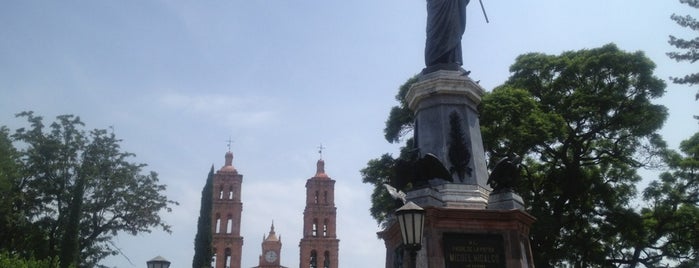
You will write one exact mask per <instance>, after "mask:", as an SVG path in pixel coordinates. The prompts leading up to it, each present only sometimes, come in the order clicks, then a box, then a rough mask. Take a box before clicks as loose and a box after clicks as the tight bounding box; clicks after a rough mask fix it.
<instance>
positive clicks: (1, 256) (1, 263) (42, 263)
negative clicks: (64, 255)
mask: <svg viewBox="0 0 699 268" xmlns="http://www.w3.org/2000/svg"><path fill="white" fill-rule="evenodd" d="M0 267H8V268H9V267H11V268H58V267H59V261H58V258H50V259H46V260H35V259H34V258H29V259H25V258H22V257H19V256H15V255H11V254H8V253H6V252H0ZM71 267H73V266H71Z"/></svg>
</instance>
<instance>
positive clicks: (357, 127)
mask: <svg viewBox="0 0 699 268" xmlns="http://www.w3.org/2000/svg"><path fill="white" fill-rule="evenodd" d="M484 4H485V7H486V10H487V12H488V16H489V18H490V23H489V24H486V23H485V20H484V18H483V15H482V13H481V10H480V7H479V5H478V2H477V1H472V3H471V4H470V5H469V7H468V16H469V17H468V25H467V30H466V34H465V36H464V40H463V48H464V61H465V64H464V68H465V69H467V70H471V71H472V73H471V75H470V76H471V78H473V79H474V80H480V81H481V82H480V84H481V85H482V86H483V87H484V88H486V89H487V90H491V89H492V88H494V87H495V86H497V85H500V84H501V83H502V82H504V81H505V79H506V78H507V77H508V76H509V72H508V68H509V66H510V65H511V64H512V63H513V62H514V59H515V57H516V56H518V55H520V54H523V53H527V52H543V53H549V54H559V53H560V52H563V51H568V50H578V49H583V48H594V47H599V46H602V45H604V44H607V43H616V44H617V45H618V46H619V47H620V48H621V49H623V50H626V51H637V50H642V51H644V52H645V53H646V55H647V56H648V57H649V58H650V59H651V60H653V61H654V62H655V63H656V65H657V69H656V71H655V74H656V76H658V77H659V78H662V79H667V77H669V76H683V75H684V74H687V73H690V72H696V69H697V65H696V64H695V65H690V64H687V63H677V62H675V61H674V60H671V59H669V58H667V57H666V56H665V52H668V51H671V50H673V47H671V46H670V45H668V44H667V40H668V35H669V34H673V35H677V36H680V37H685V38H693V37H696V34H694V35H692V33H691V32H689V31H687V30H685V29H683V28H681V27H679V26H678V25H676V24H675V23H674V22H673V21H672V20H670V18H669V17H670V15H671V14H672V13H678V14H683V15H684V14H692V15H693V16H695V17H699V14H697V10H696V9H691V8H689V7H688V6H686V5H682V4H680V3H679V1H651V0H642V1H635V2H633V3H631V2H629V1H619V0H604V1H603V0H593V1H556V0H539V1H488V0H484ZM425 17H426V14H425V2H424V1H406V0H383V1H376V0H372V1H369V0H354V1H334V0H330V1H328V0H326V1H319V0H308V1H283V0H276V1H275V0H253V1H250V0H248V1H239V0H226V1H224V0H221V1H177V0H162V1H156V0H153V1H145V0H143V1H107V0H105V1H31V0H28V1H3V2H1V3H0V125H7V126H9V127H10V128H12V129H15V128H17V127H20V126H23V122H22V121H20V120H17V119H15V118H14V114H15V113H17V112H20V111H24V110H33V111H35V112H36V113H38V114H39V115H43V116H44V117H45V118H47V119H53V118H54V117H55V116H56V115H59V114H75V115H79V116H80V117H81V118H82V119H83V121H84V122H85V123H86V124H87V127H88V128H107V127H110V126H113V127H114V129H115V132H116V134H117V136H118V137H120V138H122V139H123V143H122V148H124V149H125V150H127V151H129V152H133V153H135V154H136V155H137V157H136V158H135V159H134V161H137V162H143V163H147V164H148V165H149V166H148V167H147V168H146V170H148V171H149V170H153V171H156V172H158V173H159V174H160V179H161V182H163V183H166V184H167V185H168V191H167V195H168V196H169V197H170V198H171V199H174V200H176V201H178V202H180V203H181V205H180V206H178V207H176V208H174V211H173V212H172V213H170V214H165V220H166V221H167V222H168V223H169V224H171V225H173V233H172V234H171V235H169V234H166V233H163V232H160V231H155V232H153V233H152V234H142V235H139V236H136V237H133V236H129V235H120V236H119V237H118V239H117V240H115V242H116V244H117V245H118V246H120V247H121V248H122V250H123V252H124V254H125V255H126V256H128V258H129V259H130V262H129V261H128V260H127V259H126V258H124V257H123V256H114V257H110V258H108V259H106V260H105V261H104V262H103V264H106V265H109V266H115V267H144V266H145V262H146V261H147V260H149V259H151V258H152V257H155V256H156V255H162V256H163V257H165V258H167V259H169V260H171V261H172V262H173V267H188V266H190V265H191V257H192V255H193V246H192V245H193V240H194V234H195V232H196V219H197V216H198V209H199V198H200V196H199V195H200V191H201V188H202V187H203V184H204V181H205V179H206V175H207V172H208V170H209V167H210V166H211V165H212V164H213V165H214V166H215V168H217V169H218V168H220V167H221V166H222V165H223V163H224V154H225V152H226V151H227V146H226V140H227V139H228V138H229V137H231V138H232V139H233V140H234V143H233V145H232V150H233V153H234V154H235V159H234V160H233V164H234V166H235V167H236V168H237V169H238V171H239V172H240V173H242V174H243V175H244V182H243V207H244V210H243V222H242V232H243V236H244V238H245V246H244V248H243V267H252V266H255V265H257V261H258V255H259V254H261V252H260V251H261V250H260V243H261V242H262V235H263V234H265V233H266V232H268V231H269V226H270V224H271V222H272V220H274V223H275V227H276V232H277V234H280V235H281V237H282V243H283V247H282V254H281V260H282V264H283V265H285V266H289V267H297V266H298V264H299V259H298V258H299V257H298V242H299V239H300V237H301V228H302V227H301V225H302V219H303V218H302V212H303V206H304V194H305V188H304V185H305V181H306V180H307V179H308V178H309V177H311V176H313V175H314V174H315V163H316V160H317V159H318V157H319V156H318V154H317V148H316V147H317V146H318V145H319V144H321V143H322V144H323V146H325V147H327V149H325V151H324V153H323V158H324V159H325V161H326V171H327V173H328V174H329V175H330V176H331V177H332V178H333V179H335V180H336V181H337V183H336V190H335V191H336V205H337V208H338V236H339V238H340V265H341V266H342V267H382V266H383V265H384V252H385V248H384V246H383V242H382V241H380V240H378V239H377V238H376V234H375V233H376V232H377V231H378V230H379V228H378V226H377V225H376V223H375V222H374V220H373V219H372V218H371V217H370V215H369V212H368V209H369V206H370V204H369V199H370V198H369V195H370V192H371V187H370V186H369V185H364V184H362V183H361V177H360V174H359V170H360V169H361V168H363V167H364V166H365V164H366V162H367V161H368V160H369V159H371V158H375V157H378V156H380V155H381V154H382V153H385V152H391V153H395V152H397V150H398V148H397V146H396V145H390V144H387V143H386V142H385V140H384V139H383V133H382V130H383V124H384V121H385V120H386V117H387V115H388V111H389V110H390V108H391V107H392V106H393V105H396V101H395V99H394V96H395V94H396V92H397V88H398V86H399V85H401V84H402V83H403V82H404V81H405V80H406V79H407V78H409V77H411V76H412V75H414V74H415V73H417V72H419V71H420V70H421V69H422V68H423V67H424V66H423V65H424V64H423V55H422V51H423V48H424V27H425ZM696 92H697V88H696V87H695V88H690V87H688V86H680V85H674V84H672V83H669V82H668V87H667V93H666V95H665V97H663V98H662V99H660V100H658V103H661V104H663V105H666V106H668V108H669V109H670V117H669V118H668V121H667V122H666V124H665V127H664V128H663V131H662V132H661V134H662V135H663V136H664V137H665V138H666V139H667V140H668V142H669V144H670V145H671V146H672V147H677V145H678V144H679V142H680V141H681V140H682V139H685V138H687V137H689V136H690V135H691V134H693V133H694V132H696V131H697V130H699V128H698V125H697V123H696V121H695V120H693V119H692V115H693V114H699V110H698V109H697V107H699V106H697V102H695V101H694V94H695V93H696ZM646 179H653V178H652V176H650V175H649V178H646ZM132 263H133V264H132Z"/></svg>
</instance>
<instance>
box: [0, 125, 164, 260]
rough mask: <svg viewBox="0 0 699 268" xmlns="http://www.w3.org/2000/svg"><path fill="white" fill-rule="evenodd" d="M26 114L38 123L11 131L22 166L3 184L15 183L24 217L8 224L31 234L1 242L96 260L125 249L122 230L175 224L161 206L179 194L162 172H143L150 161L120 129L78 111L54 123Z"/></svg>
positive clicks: (39, 253) (26, 250)
mask: <svg viewBox="0 0 699 268" xmlns="http://www.w3.org/2000/svg"><path fill="white" fill-rule="evenodd" d="M18 117H24V118H26V119H27V122H28V123H29V125H30V127H29V128H19V129H17V130H16V131H15V133H14V134H13V135H11V138H12V141H13V143H15V144H16V147H15V148H21V149H20V150H16V151H17V154H18V156H19V157H18V158H17V160H18V161H17V165H18V166H19V172H14V173H11V174H14V175H11V176H5V177H0V179H2V180H3V182H0V185H3V184H7V185H10V186H11V187H12V188H13V190H14V191H15V193H16V194H15V195H14V196H13V198H12V200H13V201H12V202H13V205H12V209H13V211H14V212H15V214H14V215H17V218H16V221H15V222H7V223H5V222H3V224H7V225H5V226H2V227H0V232H5V230H21V231H23V232H25V233H23V235H26V237H25V238H23V239H14V240H13V239H11V240H3V241H0V249H4V250H9V251H11V252H15V253H17V254H20V256H23V257H32V256H33V257H36V258H39V259H45V258H50V257H53V256H60V257H61V258H65V259H66V261H65V263H64V264H65V265H70V264H71V263H75V264H77V266H79V267H95V266H99V264H98V262H99V261H100V260H101V259H103V258H104V257H106V256H109V255H115V254H118V252H119V249H118V248H116V247H115V246H114V245H113V244H112V243H111V240H112V238H113V237H114V236H115V235H117V234H118V233H122V232H125V233H128V234H132V235H136V234H139V233H143V232H150V231H151V230H152V229H153V228H161V229H163V230H165V231H168V232H169V231H170V226H169V225H167V224H166V223H164V222H163V221H162V219H161V218H160V215H159V213H160V212H161V211H162V210H166V211H168V212H169V211H170V210H171V208H170V205H174V204H176V202H173V201H171V200H168V199H167V197H166V196H164V195H163V194H162V192H164V191H165V189H166V186H165V185H162V184H158V177H157V174H156V173H155V172H150V173H149V174H146V175H144V174H141V170H142V169H143V168H144V167H145V166H146V165H145V164H138V163H132V162H130V161H129V158H131V157H133V156H134V155H133V154H131V153H127V152H123V151H121V148H120V145H119V143H120V142H121V140H119V139H117V138H116V137H115V135H114V133H110V132H108V131H107V130H104V129H94V130H91V131H85V130H83V127H84V124H83V123H82V121H81V120H80V118H78V117H75V116H72V115H61V116H58V117H57V118H56V121H55V122H53V123H52V124H51V125H49V126H48V128H47V127H46V126H45V125H44V123H43V120H42V117H40V116H35V115H34V114H33V113H32V112H23V113H20V114H18ZM0 168H3V169H4V168H5V166H4V165H3V166H0ZM8 170H11V169H8ZM0 174H5V171H4V170H3V171H0ZM76 223H77V224H76ZM2 236H11V234H4V233H3V234H2ZM62 263H63V260H62Z"/></svg>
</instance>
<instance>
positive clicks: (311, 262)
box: [309, 250, 318, 268]
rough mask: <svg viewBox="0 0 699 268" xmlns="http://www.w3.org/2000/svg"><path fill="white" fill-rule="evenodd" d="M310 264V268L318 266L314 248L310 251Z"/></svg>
mask: <svg viewBox="0 0 699 268" xmlns="http://www.w3.org/2000/svg"><path fill="white" fill-rule="evenodd" d="M309 263H310V266H309V267H311V268H317V267H318V254H317V253H316V251H315V250H312V251H311V260H310V262H309Z"/></svg>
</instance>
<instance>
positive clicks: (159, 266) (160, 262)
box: [146, 256, 170, 268]
mask: <svg viewBox="0 0 699 268" xmlns="http://www.w3.org/2000/svg"><path fill="white" fill-rule="evenodd" d="M146 265H148V268H169V267H170V261H168V260H166V259H165V258H163V257H160V256H158V257H155V258H153V259H152V260H150V261H147V262H146Z"/></svg>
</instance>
